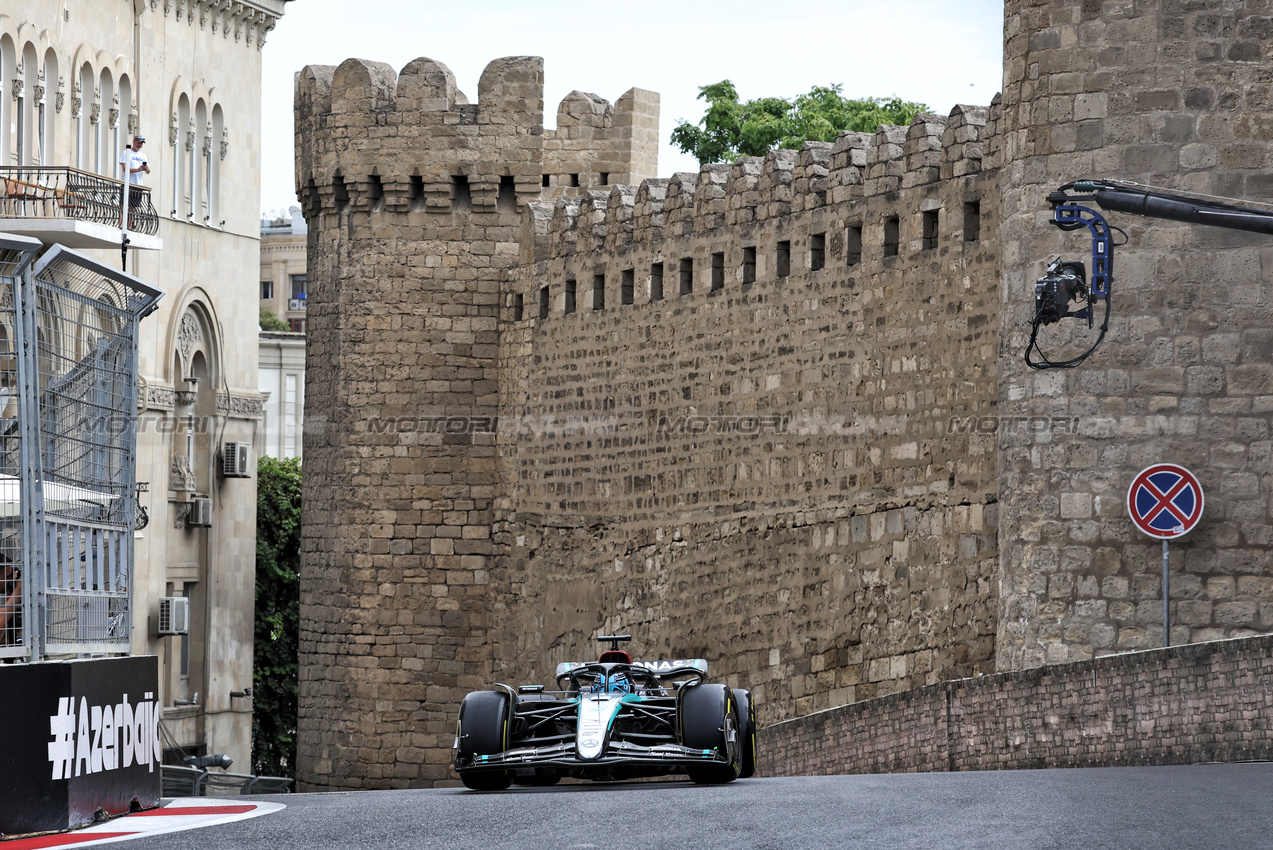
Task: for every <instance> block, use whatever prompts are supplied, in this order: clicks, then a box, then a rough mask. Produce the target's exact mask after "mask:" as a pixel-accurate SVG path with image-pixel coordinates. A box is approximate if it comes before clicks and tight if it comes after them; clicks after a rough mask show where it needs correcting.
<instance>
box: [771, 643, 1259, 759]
mask: <svg viewBox="0 0 1273 850" xmlns="http://www.w3.org/2000/svg"><path fill="white" fill-rule="evenodd" d="M1270 677H1273V638H1270V637H1267V636H1265V637H1258V638H1246V639H1234V640H1227V641H1216V642H1212V643H1200V644H1193V645H1190V646H1181V647H1173V648H1171V649H1159V650H1150V651H1145V652H1134V653H1128V654H1124V655H1112V656H1105V657H1102V658H1097V659H1093V660H1091V661H1082V662H1074V663H1070V664H1058V665H1051V666H1047V667H1036V668H1034V669H1031V670H1022V671H1017V672H1011V673H999V674H996V675H992V676H984V677H980V678H975V679H962V680H959V681H951V682H943V683H941V684H938V685H930V686H928V687H923V688H917V689H915V690H911V691H907V692H905V693H900V694H894V695H892V696H888V697H883V698H880V699H873V700H867V701H865V702H859V703H856V704H854V705H848V706H843V707H841V708H834V709H831V710H829V711H823V712H819V713H817V714H811V715H808V716H804V717H799V718H796V719H793V720H788V721H784V722H781V723H777V724H773V725H771V726H768V727H766V728H763V729H762V730H761V732H760V739H759V744H760V751H761V752H763V753H764V758H763V761H762V766H761V767H760V773H761V774H762V775H769V776H807V775H827V774H838V773H900V772H915V771H922V772H931V771H939V772H945V771H956V770H1019V769H1023V768H1048V767H1107V766H1129V765H1152V764H1199V763H1204V762H1216V761H1267V760H1269V759H1270V758H1273V694H1271V693H1270V691H1269V688H1268V686H1267V683H1268V681H1269V679H1270Z"/></svg>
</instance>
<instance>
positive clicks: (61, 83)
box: [53, 77, 66, 112]
mask: <svg viewBox="0 0 1273 850" xmlns="http://www.w3.org/2000/svg"><path fill="white" fill-rule="evenodd" d="M65 103H66V78H65V77H58V78H57V96H56V97H55V98H54V100H53V108H54V109H55V110H57V111H58V112H61V111H62V106H63V105H64V104H65Z"/></svg>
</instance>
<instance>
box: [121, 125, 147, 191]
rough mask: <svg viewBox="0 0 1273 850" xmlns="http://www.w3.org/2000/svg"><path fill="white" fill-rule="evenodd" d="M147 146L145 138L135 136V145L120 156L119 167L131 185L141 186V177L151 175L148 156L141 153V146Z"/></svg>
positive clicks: (125, 149)
mask: <svg viewBox="0 0 1273 850" xmlns="http://www.w3.org/2000/svg"><path fill="white" fill-rule="evenodd" d="M144 144H146V137H145V136H133V143H132V144H131V145H130V146H128V147H126V148H124V151H123V153H121V154H120V155H119V167H120V168H121V169H123V171H124V179H125V180H127V181H128V182H129V183H133V184H136V185H141V175H142V174H149V173H150V163H148V162H147V161H146V155H145V154H144V153H142V152H141V146H142V145H144Z"/></svg>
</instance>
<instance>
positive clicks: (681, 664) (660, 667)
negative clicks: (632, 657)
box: [557, 658, 707, 678]
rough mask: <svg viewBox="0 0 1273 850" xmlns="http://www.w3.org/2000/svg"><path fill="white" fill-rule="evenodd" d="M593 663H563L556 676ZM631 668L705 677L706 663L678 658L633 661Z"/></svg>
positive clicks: (558, 667) (699, 659)
mask: <svg viewBox="0 0 1273 850" xmlns="http://www.w3.org/2000/svg"><path fill="white" fill-rule="evenodd" d="M596 663H597V662H595V661H563V662H562V663H560V664H558V665H557V676H558V678H560V677H561V676H564V675H565V674H567V673H569V672H570V671H571V670H578V669H579V668H580V667H587V666H588V665H589V664H596ZM632 666H633V667H644V668H645V669H647V670H649V671H650V672H652V673H653V674H654V675H656V676H671V675H675V674H677V673H688V672H697V673H702V674H703V675H704V676H706V675H707V661H705V660H704V659H702V658H679V659H675V660H671V661H633V662H632Z"/></svg>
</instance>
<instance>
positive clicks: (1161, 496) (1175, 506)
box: [1127, 463, 1205, 647]
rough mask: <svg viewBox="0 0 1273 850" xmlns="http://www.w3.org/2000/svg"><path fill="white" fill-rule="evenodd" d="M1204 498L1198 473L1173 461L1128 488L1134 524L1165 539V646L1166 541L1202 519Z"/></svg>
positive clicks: (1167, 604)
mask: <svg viewBox="0 0 1273 850" xmlns="http://www.w3.org/2000/svg"><path fill="white" fill-rule="evenodd" d="M1204 504H1205V497H1204V496H1203V493H1202V484H1201V482H1199V481H1198V478H1197V476H1195V475H1194V474H1193V473H1192V472H1190V471H1189V470H1187V469H1185V468H1184V467H1183V466H1177V465H1176V464H1174V463H1155V464H1153V465H1152V466H1147V467H1145V468H1144V469H1142V470H1141V471H1140V474H1139V475H1137V476H1136V477H1135V478H1134V479H1133V480H1132V485H1131V486H1130V487H1128V488H1127V513H1128V514H1129V515H1130V516H1131V519H1132V522H1133V523H1134V524H1135V526H1136V527H1137V528H1138V529H1140V530H1141V531H1143V532H1144V533H1145V534H1148V535H1149V536H1150V537H1153V538H1156V539H1158V540H1161V541H1162V645H1163V646H1164V647H1168V646H1171V569H1170V568H1171V553H1170V551H1169V550H1168V547H1167V541H1169V540H1173V539H1175V538H1177V537H1183V536H1184V535H1186V534H1188V533H1189V532H1190V531H1191V530H1192V529H1193V528H1194V526H1196V525H1197V524H1198V521H1199V520H1200V519H1202V509H1203V506H1204Z"/></svg>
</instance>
